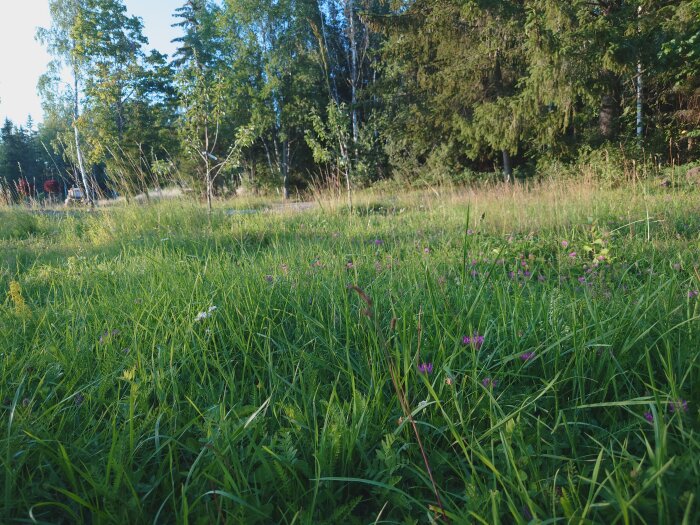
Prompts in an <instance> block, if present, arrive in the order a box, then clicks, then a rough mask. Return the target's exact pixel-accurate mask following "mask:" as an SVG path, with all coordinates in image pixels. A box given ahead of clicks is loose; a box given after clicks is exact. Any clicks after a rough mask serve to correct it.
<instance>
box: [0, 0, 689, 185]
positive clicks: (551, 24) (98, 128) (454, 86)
mask: <svg viewBox="0 0 700 525" xmlns="http://www.w3.org/2000/svg"><path fill="white" fill-rule="evenodd" d="M49 4H50V7H51V14H52V24H51V27H49V28H45V29H42V30H40V31H39V32H38V35H37V36H38V38H39V39H40V40H41V41H42V42H43V43H44V44H45V45H46V47H47V49H48V50H49V52H50V53H51V54H52V55H53V56H54V58H55V60H54V62H53V64H52V66H51V68H50V70H49V71H48V72H47V73H46V75H44V77H43V78H42V80H41V83H40V90H41V93H42V96H43V103H44V111H45V114H44V123H43V124H42V125H41V126H40V127H39V131H38V135H41V136H42V137H43V139H44V140H43V142H42V144H44V145H45V146H46V148H44V147H42V148H41V149H39V148H37V147H32V148H29V149H28V150H27V151H34V152H35V153H34V154H35V155H36V157H35V158H33V159H32V158H30V157H31V154H29V153H28V155H29V157H26V158H24V160H18V165H19V166H21V167H22V170H24V171H18V170H17V169H15V168H14V167H13V166H14V163H15V159H14V158H10V157H11V155H10V157H8V153H7V151H11V150H12V148H13V147H14V146H12V145H11V142H12V140H14V139H11V137H14V136H17V135H19V136H23V134H24V135H26V137H25V139H22V140H26V141H29V142H31V141H32V140H34V139H31V137H30V136H29V135H31V133H33V132H31V133H30V132H29V130H28V129H27V128H22V129H17V128H13V129H14V131H11V132H8V133H7V134H6V133H5V131H4V130H3V138H2V148H3V151H4V152H5V153H3V157H2V158H3V163H2V165H1V166H2V168H1V169H2V170H3V171H2V173H0V177H2V178H0V180H5V181H6V183H7V182H11V180H18V179H19V178H22V177H23V176H24V175H23V174H24V173H28V172H29V171H30V170H39V171H41V170H44V171H43V173H48V172H50V171H51V170H52V169H56V168H58V169H60V170H65V173H68V174H70V176H71V177H73V178H74V179H75V180H76V181H80V184H81V185H84V186H86V187H88V189H89V191H88V193H89V194H92V193H93V192H94V191H95V188H97V187H99V186H100V183H99V180H98V179H101V177H103V176H104V177H106V180H108V181H109V184H108V185H107V186H109V185H111V187H112V188H116V189H118V191H120V192H121V193H126V194H133V193H137V192H142V191H144V190H145V188H147V187H153V186H157V185H159V184H163V183H166V182H172V181H176V182H179V183H181V184H183V185H184V186H187V187H189V188H193V189H195V190H197V191H201V192H203V193H206V194H207V195H209V196H210V197H211V196H213V195H214V194H216V193H220V194H221V193H226V192H234V191H237V190H239V189H240V188H244V189H247V190H257V189H274V188H277V189H279V191H283V192H284V194H285V195H288V194H289V193H290V192H293V191H294V190H295V189H299V188H304V187H305V186H307V185H308V184H309V183H311V182H319V183H322V184H329V185H331V186H332V187H336V188H338V189H344V188H349V187H359V186H364V185H367V184H371V183H372V182H374V181H376V180H379V179H383V178H388V177H393V178H397V179H400V180H402V181H406V182H408V183H412V182H414V181H416V180H423V181H425V180H428V181H433V180H435V179H440V178H445V177H446V178H451V179H453V180H458V181H461V180H469V179H473V178H475V177H488V176H494V174H496V173H497V174H498V176H503V177H504V178H506V179H513V178H514V177H516V176H517V177H526V176H530V175H532V174H536V173H538V172H542V171H545V170H547V169H548V168H549V167H551V166H553V165H558V166H561V165H566V164H567V163H576V162H580V160H581V159H582V158H590V157H591V155H593V154H594V153H595V152H598V151H603V150H604V151H605V152H606V156H610V155H612V156H616V157H619V156H620V155H622V156H626V157H629V158H634V159H637V160H638V161H645V160H651V161H653V163H654V164H657V165H658V164H659V163H668V162H687V161H692V160H694V159H697V158H698V155H699V154H700V148H699V146H698V142H699V141H700V0H570V1H568V2H561V1H559V0H508V1H506V0H488V1H487V0H414V1H411V2H394V1H391V2H390V1H386V0H274V1H273V0H224V1H223V2H212V1H207V0H189V1H187V2H185V3H184V5H183V6H182V7H181V8H179V9H177V10H176V12H175V13H174V14H173V15H174V17H175V19H174V22H175V24H176V25H177V26H178V27H179V28H181V30H182V37H181V38H179V39H177V44H178V49H177V51H176V53H175V54H174V56H172V57H167V56H165V55H163V54H161V53H159V52H157V51H146V50H147V40H146V38H145V37H144V34H143V25H142V22H141V20H140V19H138V18H136V17H133V16H130V15H129V14H128V13H127V12H126V9H125V7H124V5H123V2H122V1H121V0H50V1H49ZM164 16H166V14H165V13H164ZM67 78H68V79H69V80H68V81H67ZM7 126H8V124H6V127H7ZM10 127H12V126H10ZM6 135H7V137H8V138H6ZM47 155H48V157H47ZM8 158H10V160H7V159H8ZM49 160H50V162H49ZM96 181H97V182H96ZM102 186H103V187H107V186H105V185H104V184H102Z"/></svg>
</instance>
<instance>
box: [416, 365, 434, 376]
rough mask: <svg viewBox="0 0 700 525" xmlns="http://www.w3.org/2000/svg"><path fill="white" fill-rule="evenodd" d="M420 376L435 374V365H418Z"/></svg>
mask: <svg viewBox="0 0 700 525" xmlns="http://www.w3.org/2000/svg"><path fill="white" fill-rule="evenodd" d="M418 373H419V374H426V375H427V374H432V373H433V363H421V364H419V365H418Z"/></svg>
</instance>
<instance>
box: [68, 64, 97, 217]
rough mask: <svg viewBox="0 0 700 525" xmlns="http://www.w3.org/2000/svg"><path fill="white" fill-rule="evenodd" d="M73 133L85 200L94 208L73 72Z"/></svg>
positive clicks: (75, 74) (76, 74) (75, 73)
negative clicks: (79, 125) (82, 147)
mask: <svg viewBox="0 0 700 525" xmlns="http://www.w3.org/2000/svg"><path fill="white" fill-rule="evenodd" d="M73 91H74V94H73V95H74V99H73V131H74V132H75V154H76V156H77V158H78V169H79V170H80V177H81V178H82V181H83V190H85V198H86V199H87V202H88V204H90V207H94V206H95V203H94V201H93V200H92V194H91V193H90V183H89V181H88V177H87V173H86V172H85V165H84V163H83V153H82V150H81V149H80V132H79V131H78V118H80V102H79V99H78V73H77V72H76V71H73Z"/></svg>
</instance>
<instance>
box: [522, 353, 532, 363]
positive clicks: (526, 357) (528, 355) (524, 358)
mask: <svg viewBox="0 0 700 525" xmlns="http://www.w3.org/2000/svg"><path fill="white" fill-rule="evenodd" d="M534 358H535V352H525V353H523V354H520V360H521V361H530V360H531V359H534Z"/></svg>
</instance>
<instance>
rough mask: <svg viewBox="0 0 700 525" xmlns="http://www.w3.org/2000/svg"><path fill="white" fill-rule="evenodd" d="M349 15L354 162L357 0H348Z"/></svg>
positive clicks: (355, 140)
mask: <svg viewBox="0 0 700 525" xmlns="http://www.w3.org/2000/svg"><path fill="white" fill-rule="evenodd" d="M348 11H349V13H348V16H349V28H350V56H351V61H350V75H351V78H350V89H351V91H352V93H351V100H352V143H353V149H354V151H353V162H355V161H357V139H358V136H359V129H358V126H359V122H358V115H357V80H358V78H357V38H356V31H355V1H354V0H349V1H348Z"/></svg>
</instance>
